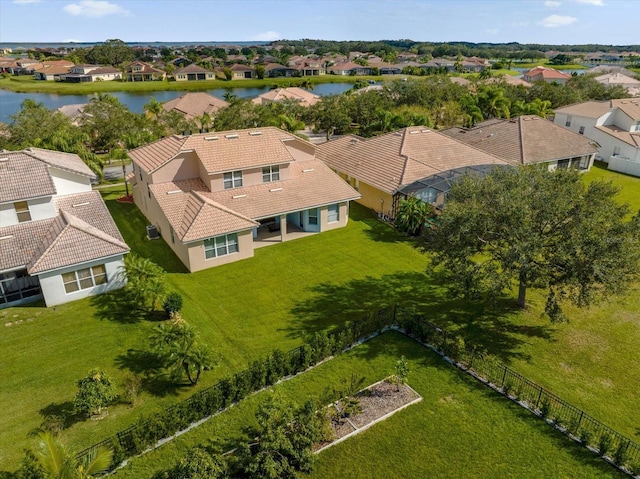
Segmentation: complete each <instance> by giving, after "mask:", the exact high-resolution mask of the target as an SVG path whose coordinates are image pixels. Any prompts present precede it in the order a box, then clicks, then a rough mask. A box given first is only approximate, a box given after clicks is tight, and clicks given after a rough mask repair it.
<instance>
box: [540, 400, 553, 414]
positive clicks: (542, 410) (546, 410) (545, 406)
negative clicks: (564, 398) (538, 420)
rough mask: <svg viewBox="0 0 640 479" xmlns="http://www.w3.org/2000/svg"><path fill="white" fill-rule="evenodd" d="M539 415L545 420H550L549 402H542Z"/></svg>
mask: <svg viewBox="0 0 640 479" xmlns="http://www.w3.org/2000/svg"><path fill="white" fill-rule="evenodd" d="M540 414H541V415H542V417H543V418H545V419H551V403H549V400H548V399H546V398H545V399H544V401H542V405H541V406H540Z"/></svg>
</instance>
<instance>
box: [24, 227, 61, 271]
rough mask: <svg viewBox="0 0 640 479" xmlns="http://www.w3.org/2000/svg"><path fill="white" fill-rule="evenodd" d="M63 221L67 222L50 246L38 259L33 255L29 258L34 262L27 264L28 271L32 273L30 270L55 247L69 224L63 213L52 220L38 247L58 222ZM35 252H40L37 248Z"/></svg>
mask: <svg viewBox="0 0 640 479" xmlns="http://www.w3.org/2000/svg"><path fill="white" fill-rule="evenodd" d="M60 221H62V222H63V223H65V224H64V225H63V227H62V228H61V229H60V232H59V233H58V234H57V235H56V236H55V237H54V238H53V240H52V241H51V243H49V246H47V247H46V248H45V249H44V251H43V252H42V253H41V254H40V256H39V257H38V259H36V260H35V261H33V257H32V258H31V259H30V260H29V263H31V261H33V263H31V265H30V266H29V265H27V266H28V267H27V272H29V274H31V273H30V271H33V269H34V268H35V267H36V266H37V265H38V264H39V263H40V261H41V260H42V258H44V257H45V256H46V255H47V253H48V252H49V251H51V249H52V248H53V246H54V245H55V244H56V243H57V242H58V241H59V239H60V236H62V232H63V231H64V230H65V229H66V227H67V224H66V221H65V219H64V217H62V215H60V216H57V217H56V218H55V219H54V220H53V221H52V222H51V225H50V226H49V229H48V230H47V232H46V233H45V235H44V237H43V238H42V239H41V240H40V244H39V245H38V247H39V246H40V245H42V243H43V242H44V241H45V240H46V237H47V236H48V235H49V234H50V233H51V232H52V230H54V229H55V228H56V226H57V224H58V223H59V222H60ZM34 253H38V251H37V250H36V251H35V252H34Z"/></svg>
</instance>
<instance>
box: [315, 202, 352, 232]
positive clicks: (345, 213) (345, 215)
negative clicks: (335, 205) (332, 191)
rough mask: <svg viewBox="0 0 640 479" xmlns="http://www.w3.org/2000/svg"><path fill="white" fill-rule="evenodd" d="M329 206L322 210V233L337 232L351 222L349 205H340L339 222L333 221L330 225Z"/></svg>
mask: <svg viewBox="0 0 640 479" xmlns="http://www.w3.org/2000/svg"><path fill="white" fill-rule="evenodd" d="M328 214H329V213H328V206H323V207H322V208H321V209H320V231H321V232H324V231H330V230H335V229H337V228H343V227H344V226H347V222H348V221H349V203H347V202H345V203H340V212H339V213H338V221H333V222H331V223H329V222H328V221H327V217H328Z"/></svg>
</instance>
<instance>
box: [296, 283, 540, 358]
mask: <svg viewBox="0 0 640 479" xmlns="http://www.w3.org/2000/svg"><path fill="white" fill-rule="evenodd" d="M312 293H313V296H312V297H311V298H305V300H304V301H302V302H300V303H299V304H297V305H296V306H294V308H293V309H292V310H291V312H292V314H293V316H294V317H295V318H296V320H295V321H294V322H292V324H291V325H290V327H289V335H290V336H291V337H295V338H300V337H301V336H302V337H304V336H306V335H308V334H310V333H314V332H317V331H322V330H327V329H334V328H337V327H340V326H342V325H343V324H344V323H345V322H347V321H356V320H358V319H360V318H362V317H364V316H366V315H367V314H369V313H372V312H375V311H378V310H381V309H384V308H387V307H392V306H394V305H398V306H401V307H403V308H405V309H407V310H411V311H415V313H416V314H419V315H420V316H422V317H424V318H425V319H427V320H429V321H431V322H433V323H435V324H437V325H438V326H440V327H442V328H446V329H447V330H448V331H449V332H451V333H452V334H455V335H460V336H461V337H462V338H464V340H465V341H466V342H467V344H468V345H470V346H475V347H476V348H477V349H479V350H487V351H488V352H490V353H491V354H494V355H496V356H497V357H498V358H499V359H501V360H502V361H505V362H508V361H509V360H511V359H515V358H518V359H525V360H526V359H529V356H528V355H527V354H525V353H523V352H522V351H520V347H521V346H522V345H524V344H526V343H527V341H528V340H529V338H543V339H547V340H552V329H551V327H550V326H538V325H526V326H522V325H517V324H514V323H513V320H512V318H513V317H514V315H515V314H516V313H517V311H519V309H518V307H517V305H516V302H515V301H514V299H513V298H506V297H502V298H493V299H492V300H491V301H490V302H489V301H484V302H481V301H467V300H462V299H459V298H453V297H451V296H450V294H449V292H448V290H447V289H446V288H445V287H443V286H441V285H439V284H434V282H433V281H432V280H431V279H430V277H429V276H427V275H426V274H424V273H417V272H408V273H394V274H389V275H385V276H382V277H380V278H373V277H366V278H363V279H356V280H352V281H350V282H348V283H346V284H320V285H317V286H314V287H313V288H312Z"/></svg>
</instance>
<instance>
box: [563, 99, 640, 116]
mask: <svg viewBox="0 0 640 479" xmlns="http://www.w3.org/2000/svg"><path fill="white" fill-rule="evenodd" d="M614 108H617V109H619V110H620V111H622V112H623V113H625V114H626V115H627V116H628V117H629V118H631V119H632V120H636V121H637V120H640V98H624V99H618V100H606V101H585V102H582V103H576V104H574V105H569V106H565V107H563V108H558V109H556V112H559V113H567V114H569V115H577V116H584V117H587V118H600V117H601V116H602V115H604V114H605V113H607V112H608V111H610V110H612V109H614Z"/></svg>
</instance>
